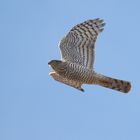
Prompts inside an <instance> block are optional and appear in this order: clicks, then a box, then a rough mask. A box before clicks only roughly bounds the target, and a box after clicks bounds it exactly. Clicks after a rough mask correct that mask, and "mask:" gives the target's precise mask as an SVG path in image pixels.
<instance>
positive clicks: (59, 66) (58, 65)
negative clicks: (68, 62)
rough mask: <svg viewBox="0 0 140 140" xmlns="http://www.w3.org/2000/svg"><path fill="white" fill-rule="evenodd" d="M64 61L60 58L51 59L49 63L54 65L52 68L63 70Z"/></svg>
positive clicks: (58, 70)
mask: <svg viewBox="0 0 140 140" xmlns="http://www.w3.org/2000/svg"><path fill="white" fill-rule="evenodd" d="M63 63H64V62H62V61H60V60H51V61H49V62H48V65H50V66H51V67H52V69H53V70H54V71H56V72H58V73H59V72H61V71H62V70H63Z"/></svg>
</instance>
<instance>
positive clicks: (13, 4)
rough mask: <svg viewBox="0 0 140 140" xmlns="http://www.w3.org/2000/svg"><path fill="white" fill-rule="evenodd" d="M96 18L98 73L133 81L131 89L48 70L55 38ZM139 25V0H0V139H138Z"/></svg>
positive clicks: (54, 51) (57, 56)
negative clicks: (67, 79)
mask: <svg viewBox="0 0 140 140" xmlns="http://www.w3.org/2000/svg"><path fill="white" fill-rule="evenodd" d="M98 17H99V18H102V19H104V20H105V22H106V26H105V30H104V32H102V34H100V36H99V37H98V39H97V43H96V60H95V65H94V66H95V70H96V71H97V72H99V73H102V74H105V75H108V76H112V77H116V78H120V79H124V80H129V81H131V83H132V90H131V91H130V93H129V94H126V95H125V94H121V93H120V92H117V91H113V90H110V89H106V88H102V87H99V86H91V85H84V86H83V87H84V89H85V92H84V93H82V92H80V91H78V90H76V89H74V88H71V87H68V86H66V85H63V84H60V83H58V82H56V81H54V80H53V79H52V78H51V77H49V75H48V73H49V71H50V68H49V67H48V61H50V60H51V59H60V53H59V48H58V42H59V40H60V39H61V38H62V37H63V36H64V35H65V34H66V33H67V32H68V31H69V30H70V29H71V28H72V27H73V26H74V25H76V24H78V23H80V22H83V21H84V20H87V19H94V18H98ZM139 25H140V1H139V0H116V1H115V0H106V1H105V0H102V1H101V0H69V1H67V0H58V1H57V0H38V1H37V0H1V1H0V85H1V86H0V140H132V139H134V140H139V139H140V75H139V73H140V62H139V61H140V27H139Z"/></svg>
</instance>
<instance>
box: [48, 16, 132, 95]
mask: <svg viewBox="0 0 140 140" xmlns="http://www.w3.org/2000/svg"><path fill="white" fill-rule="evenodd" d="M104 25H105V23H104V21H103V20H102V19H99V18H97V19H93V20H87V21H85V22H82V23H80V24H77V25H76V26H74V27H73V28H72V29H71V30H70V31H69V32H68V34H67V35H66V36H65V37H64V38H63V39H62V40H61V41H60V44H59V48H60V51H61V60H51V61H49V62H48V65H50V66H51V67H52V72H50V73H49V75H50V76H51V77H52V78H53V79H54V80H56V81H59V82H61V83H64V84H66V85H69V86H72V87H74V88H76V89H78V90H80V91H84V89H83V88H82V87H81V86H82V84H93V85H100V86H102V87H106V88H110V89H113V90H117V91H120V92H123V93H128V92H129V91H130V89H131V83H130V82H128V81H124V80H119V79H115V78H111V77H108V76H104V75H102V74H99V73H96V72H95V71H94V69H93V64H94V59H95V42H96V39H97V36H98V34H99V33H100V32H102V31H103V27H104Z"/></svg>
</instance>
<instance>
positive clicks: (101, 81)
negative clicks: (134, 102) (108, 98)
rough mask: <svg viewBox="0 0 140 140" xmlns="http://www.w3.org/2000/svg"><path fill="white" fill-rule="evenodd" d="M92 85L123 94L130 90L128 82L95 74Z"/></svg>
mask: <svg viewBox="0 0 140 140" xmlns="http://www.w3.org/2000/svg"><path fill="white" fill-rule="evenodd" d="M94 83H95V84H97V85H100V86H103V87H106V88H110V89H113V90H117V91H120V92H123V93H128V92H129V91H130V89H131V83H130V82H128V81H124V80H119V79H115V78H111V77H107V76H104V75H101V74H97V73H96V74H95V81H94Z"/></svg>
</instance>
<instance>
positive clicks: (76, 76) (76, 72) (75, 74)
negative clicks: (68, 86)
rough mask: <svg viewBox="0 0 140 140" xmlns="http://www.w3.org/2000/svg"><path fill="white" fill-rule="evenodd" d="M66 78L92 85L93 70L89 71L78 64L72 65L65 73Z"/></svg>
mask: <svg viewBox="0 0 140 140" xmlns="http://www.w3.org/2000/svg"><path fill="white" fill-rule="evenodd" d="M65 77H66V78H68V79H70V80H74V81H78V82H82V83H85V84H92V83H93V79H94V77H93V71H92V70H89V69H87V68H85V67H83V66H80V65H77V64H76V65H71V66H70V67H69V68H68V69H67V72H66V73H65Z"/></svg>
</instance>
